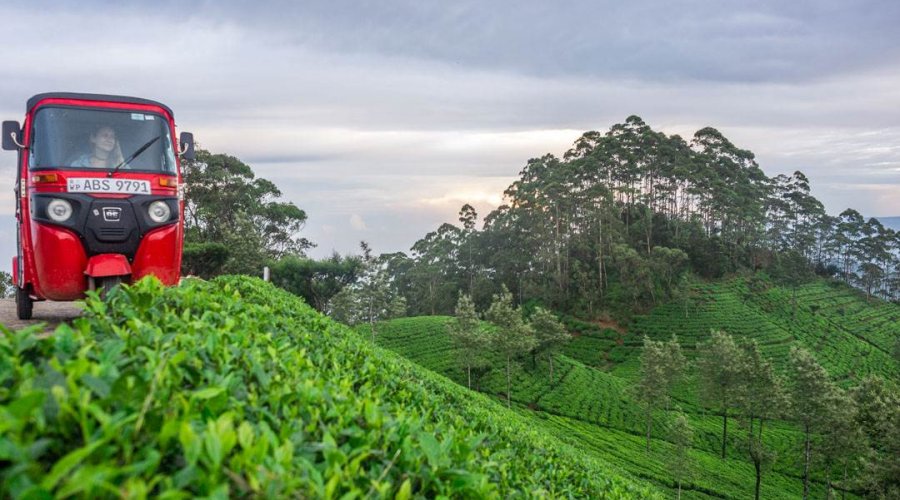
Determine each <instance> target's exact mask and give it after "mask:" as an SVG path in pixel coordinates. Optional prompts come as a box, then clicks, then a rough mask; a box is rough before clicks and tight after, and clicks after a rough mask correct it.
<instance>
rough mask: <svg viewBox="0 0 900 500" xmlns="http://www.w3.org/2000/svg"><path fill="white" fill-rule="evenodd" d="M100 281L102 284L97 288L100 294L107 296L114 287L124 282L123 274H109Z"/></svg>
mask: <svg viewBox="0 0 900 500" xmlns="http://www.w3.org/2000/svg"><path fill="white" fill-rule="evenodd" d="M99 281H100V286H98V287H97V288H98V289H99V291H100V296H101V297H106V294H108V293H109V292H110V291H111V290H112V289H113V288H115V287H117V286H119V285H121V284H122V277H121V276H107V277H105V278H102V279H100V280H99Z"/></svg>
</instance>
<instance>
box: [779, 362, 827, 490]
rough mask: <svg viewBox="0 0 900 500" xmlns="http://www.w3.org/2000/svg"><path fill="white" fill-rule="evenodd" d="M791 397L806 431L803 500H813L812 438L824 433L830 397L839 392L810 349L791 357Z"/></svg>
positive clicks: (796, 413) (796, 416)
mask: <svg viewBox="0 0 900 500" xmlns="http://www.w3.org/2000/svg"><path fill="white" fill-rule="evenodd" d="M789 374H790V389H789V393H790V397H791V407H792V415H793V418H794V420H795V421H796V422H797V423H799V424H800V426H801V427H802V428H803V434H804V442H803V498H804V500H805V499H806V498H809V474H810V473H809V468H810V464H811V461H812V436H813V433H814V432H815V431H816V430H818V429H820V428H821V426H822V423H823V421H824V420H825V417H826V413H827V410H828V407H827V405H828V397H829V395H830V394H831V393H832V391H834V390H835V388H834V386H833V384H832V383H831V381H830V380H829V379H828V372H826V371H825V369H824V368H822V365H820V364H819V362H818V361H816V358H815V357H813V355H812V354H810V352H809V351H807V350H806V349H802V348H798V347H794V348H792V349H791V354H790V365H789Z"/></svg>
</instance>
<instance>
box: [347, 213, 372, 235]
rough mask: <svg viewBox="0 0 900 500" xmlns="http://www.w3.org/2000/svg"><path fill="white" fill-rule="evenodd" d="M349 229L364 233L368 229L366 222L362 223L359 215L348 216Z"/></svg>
mask: <svg viewBox="0 0 900 500" xmlns="http://www.w3.org/2000/svg"><path fill="white" fill-rule="evenodd" d="M350 227H352V228H353V229H355V230H357V231H366V230H368V229H369V228H368V227H366V221H364V220H363V218H362V216H360V215H359V214H351V215H350Z"/></svg>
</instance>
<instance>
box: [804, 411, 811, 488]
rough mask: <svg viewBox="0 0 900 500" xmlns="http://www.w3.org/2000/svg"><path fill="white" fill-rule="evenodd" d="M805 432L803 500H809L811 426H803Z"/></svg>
mask: <svg viewBox="0 0 900 500" xmlns="http://www.w3.org/2000/svg"><path fill="white" fill-rule="evenodd" d="M803 431H804V432H805V433H806V444H805V446H804V452H803V500H806V499H807V498H809V453H810V442H809V424H808V423H807V424H804V425H803Z"/></svg>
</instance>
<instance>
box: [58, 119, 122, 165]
mask: <svg viewBox="0 0 900 500" xmlns="http://www.w3.org/2000/svg"><path fill="white" fill-rule="evenodd" d="M88 143H89V144H88V146H89V149H90V152H89V153H84V154H82V155H80V156H77V157H75V158H74V159H73V160H71V161H70V162H69V166H71V167H87V168H114V167H116V166H117V165H119V164H120V163H122V161H123V160H124V158H123V157H122V148H121V147H120V146H119V141H118V139H117V138H116V131H115V130H114V129H113V128H112V127H110V126H109V125H98V126H96V127H95V128H94V130H93V131H92V132H91V135H90V136H89V138H88Z"/></svg>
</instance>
